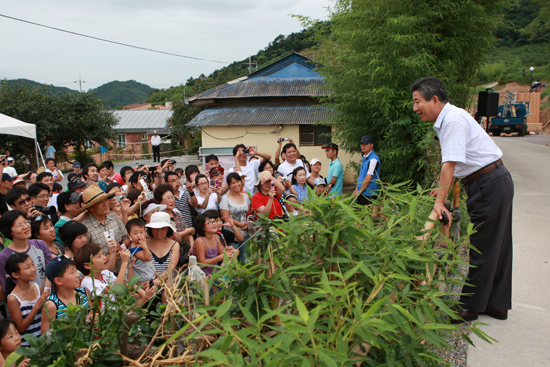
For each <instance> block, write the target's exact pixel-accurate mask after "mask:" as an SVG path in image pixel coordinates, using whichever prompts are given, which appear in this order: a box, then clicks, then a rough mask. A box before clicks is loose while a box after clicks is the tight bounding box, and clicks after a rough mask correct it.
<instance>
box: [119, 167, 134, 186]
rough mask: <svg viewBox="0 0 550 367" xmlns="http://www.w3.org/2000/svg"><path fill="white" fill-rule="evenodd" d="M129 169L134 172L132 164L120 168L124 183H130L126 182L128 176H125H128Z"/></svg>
mask: <svg viewBox="0 0 550 367" xmlns="http://www.w3.org/2000/svg"><path fill="white" fill-rule="evenodd" d="M128 171H132V172H134V169H133V168H132V167H130V166H124V167H122V168H121V169H120V176H121V177H122V181H123V182H124V183H128V182H126V178H125V177H124V176H126V172H128Z"/></svg>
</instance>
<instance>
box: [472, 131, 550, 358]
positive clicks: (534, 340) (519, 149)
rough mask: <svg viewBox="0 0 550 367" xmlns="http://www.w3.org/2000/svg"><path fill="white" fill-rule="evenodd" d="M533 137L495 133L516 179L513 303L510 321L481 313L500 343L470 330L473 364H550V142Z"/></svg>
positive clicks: (506, 162) (505, 162)
mask: <svg viewBox="0 0 550 367" xmlns="http://www.w3.org/2000/svg"><path fill="white" fill-rule="evenodd" d="M528 138H530V137H525V138H517V137H500V138H494V140H495V142H496V143H497V144H498V146H499V147H500V149H502V151H503V153H504V157H503V161H504V164H505V165H506V167H507V168H508V170H509V171H510V172H511V174H512V177H513V179H514V185H515V196H514V209H513V210H514V212H513V238H514V267H513V296H512V307H513V309H512V310H511V311H510V312H509V316H508V320H507V321H499V320H496V319H493V318H490V317H488V316H480V318H479V320H478V321H481V322H484V323H487V324H490V326H482V327H481V329H482V330H484V331H485V332H487V333H488V334H489V335H490V336H492V337H493V338H495V339H497V340H498V343H495V344H493V345H490V344H487V343H485V342H483V341H481V340H480V339H478V338H477V337H475V335H473V334H470V336H471V337H472V340H473V341H474V344H475V345H476V348H474V347H472V346H470V347H469V350H468V366H470V367H492V366H498V367H501V366H521V367H527V366H529V367H535V366H550V291H549V284H550V147H548V146H545V145H540V144H531V142H530V141H529V142H528V141H527V139H528ZM534 140H535V139H534ZM534 140H533V141H532V142H535V141H534Z"/></svg>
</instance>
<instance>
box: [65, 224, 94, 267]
mask: <svg viewBox="0 0 550 367" xmlns="http://www.w3.org/2000/svg"><path fill="white" fill-rule="evenodd" d="M87 234H88V228H87V227H86V226H85V225H84V224H82V223H81V222H79V221H76V220H70V221H68V222H67V223H65V224H63V226H62V227H61V228H60V229H59V238H61V241H63V243H64V244H65V256H68V257H69V258H71V259H74V254H75V253H76V252H77V251H78V250H79V249H80V248H81V247H82V246H84V245H85V244H86V239H87Z"/></svg>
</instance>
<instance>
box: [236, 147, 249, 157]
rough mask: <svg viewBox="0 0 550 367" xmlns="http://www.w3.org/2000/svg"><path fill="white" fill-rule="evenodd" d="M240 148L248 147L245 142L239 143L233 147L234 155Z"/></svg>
mask: <svg viewBox="0 0 550 367" xmlns="http://www.w3.org/2000/svg"><path fill="white" fill-rule="evenodd" d="M239 148H243V149H246V146H245V145H244V144H237V145H235V147H234V148H233V157H234V156H236V155H237V152H238V151H239Z"/></svg>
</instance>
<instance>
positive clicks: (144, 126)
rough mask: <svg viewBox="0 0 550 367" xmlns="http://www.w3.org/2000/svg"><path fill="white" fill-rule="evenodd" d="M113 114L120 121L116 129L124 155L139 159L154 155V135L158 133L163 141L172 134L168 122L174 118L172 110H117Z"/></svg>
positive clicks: (117, 142)
mask: <svg viewBox="0 0 550 367" xmlns="http://www.w3.org/2000/svg"><path fill="white" fill-rule="evenodd" d="M112 112H113V114H114V115H115V117H116V118H117V119H118V123H117V125H116V126H115V128H114V130H115V132H116V134H117V141H116V146H117V147H118V148H122V149H123V151H124V155H127V156H136V157H138V158H139V157H140V155H141V154H143V153H152V151H153V150H152V148H151V136H153V133H154V132H155V131H156V132H157V134H159V135H160V136H161V139H162V138H163V137H166V136H168V135H169V134H170V126H169V123H168V120H169V119H170V117H172V113H173V111H172V110H169V109H165V110H158V109H151V110H115V111H112ZM145 147H146V148H145Z"/></svg>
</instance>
